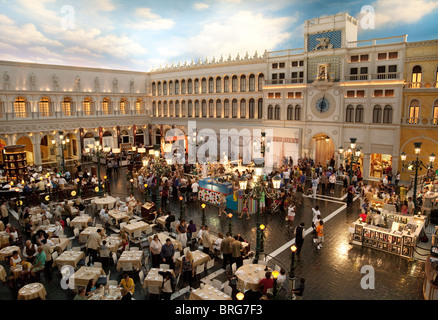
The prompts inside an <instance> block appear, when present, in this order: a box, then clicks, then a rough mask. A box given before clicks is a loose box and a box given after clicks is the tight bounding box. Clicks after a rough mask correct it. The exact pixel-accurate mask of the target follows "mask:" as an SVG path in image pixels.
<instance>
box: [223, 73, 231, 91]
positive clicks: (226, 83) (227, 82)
mask: <svg viewBox="0 0 438 320" xmlns="http://www.w3.org/2000/svg"><path fill="white" fill-rule="evenodd" d="M224 92H230V78H229V77H228V76H225V77H224Z"/></svg>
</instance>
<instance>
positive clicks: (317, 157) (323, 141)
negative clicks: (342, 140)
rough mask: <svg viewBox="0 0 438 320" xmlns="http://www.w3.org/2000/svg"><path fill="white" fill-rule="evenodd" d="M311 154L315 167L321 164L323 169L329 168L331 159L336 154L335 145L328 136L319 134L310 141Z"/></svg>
mask: <svg viewBox="0 0 438 320" xmlns="http://www.w3.org/2000/svg"><path fill="white" fill-rule="evenodd" d="M309 152H310V157H311V158H312V159H313V160H314V162H315V165H318V166H319V165H320V164H321V165H322V166H323V167H327V166H328V165H329V163H330V159H331V157H332V156H334V154H335V144H334V142H333V140H332V139H331V138H330V137H329V136H328V135H326V134H324V133H319V134H317V135H315V136H314V137H313V138H312V140H311V141H310V145H309Z"/></svg>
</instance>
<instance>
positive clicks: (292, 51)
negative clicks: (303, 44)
mask: <svg viewBox="0 0 438 320" xmlns="http://www.w3.org/2000/svg"><path fill="white" fill-rule="evenodd" d="M302 53H304V48H298V49H287V50H281V51H273V52H268V58H275V57H284V56H291V55H294V54H302Z"/></svg>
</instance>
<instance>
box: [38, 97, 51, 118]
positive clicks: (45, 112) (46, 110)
mask: <svg viewBox="0 0 438 320" xmlns="http://www.w3.org/2000/svg"><path fill="white" fill-rule="evenodd" d="M38 108H39V111H40V116H41V117H51V116H52V115H53V113H52V108H51V102H50V99H49V98H47V97H42V98H41V100H40V102H39V103H38Z"/></svg>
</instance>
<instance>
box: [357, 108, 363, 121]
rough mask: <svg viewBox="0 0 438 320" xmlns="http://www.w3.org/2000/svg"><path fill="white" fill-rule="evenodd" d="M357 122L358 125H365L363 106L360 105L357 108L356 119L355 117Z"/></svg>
mask: <svg viewBox="0 0 438 320" xmlns="http://www.w3.org/2000/svg"><path fill="white" fill-rule="evenodd" d="M355 122H357V123H363V106H362V105H358V106H357V107H356V117H355Z"/></svg>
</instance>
